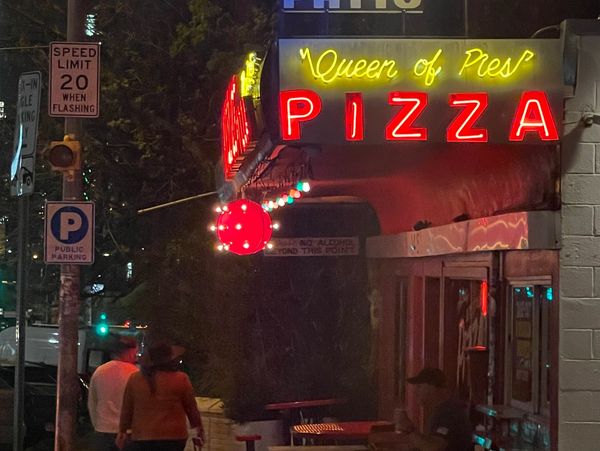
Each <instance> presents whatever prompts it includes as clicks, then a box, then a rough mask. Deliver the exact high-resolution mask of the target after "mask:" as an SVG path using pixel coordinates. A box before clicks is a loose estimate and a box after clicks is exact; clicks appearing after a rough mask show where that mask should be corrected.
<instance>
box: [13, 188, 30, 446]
mask: <svg viewBox="0 0 600 451" xmlns="http://www.w3.org/2000/svg"><path fill="white" fill-rule="evenodd" d="M18 203H19V238H18V239H19V250H18V261H17V312H16V313H17V322H16V327H15V329H16V332H17V333H16V341H17V359H16V364H15V383H14V387H15V391H14V403H15V404H14V410H13V450H14V451H22V450H23V446H24V438H25V424H24V421H23V416H24V411H25V402H24V401H25V399H24V397H25V327H26V318H25V289H26V287H27V275H26V270H25V262H26V261H27V255H28V253H27V243H28V238H29V237H28V235H29V233H28V232H29V196H19V201H18Z"/></svg>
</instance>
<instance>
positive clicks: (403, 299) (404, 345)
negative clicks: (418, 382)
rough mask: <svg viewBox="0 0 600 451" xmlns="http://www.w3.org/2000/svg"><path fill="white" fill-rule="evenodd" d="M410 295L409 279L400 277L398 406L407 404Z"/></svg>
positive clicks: (396, 301) (396, 355) (396, 340)
mask: <svg viewBox="0 0 600 451" xmlns="http://www.w3.org/2000/svg"><path fill="white" fill-rule="evenodd" d="M408 293H409V279H408V277H398V278H397V279H396V296H395V298H394V398H395V401H396V403H397V404H404V403H406V378H407V364H406V357H407V351H408Z"/></svg>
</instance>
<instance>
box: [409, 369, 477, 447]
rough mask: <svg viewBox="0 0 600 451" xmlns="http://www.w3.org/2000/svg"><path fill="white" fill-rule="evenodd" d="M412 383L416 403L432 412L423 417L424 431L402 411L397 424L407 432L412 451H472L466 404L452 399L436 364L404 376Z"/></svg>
mask: <svg viewBox="0 0 600 451" xmlns="http://www.w3.org/2000/svg"><path fill="white" fill-rule="evenodd" d="M407 381H408V383H410V384H414V385H416V395H417V400H418V402H419V404H421V405H422V406H423V407H425V408H426V409H427V411H430V412H432V414H431V416H430V417H429V418H428V420H427V432H426V433H424V434H421V433H419V432H417V431H416V427H415V425H414V423H413V422H412V421H410V419H409V418H408V417H407V416H406V414H404V415H403V416H402V417H401V418H400V419H399V420H398V421H399V428H400V430H402V431H403V432H405V433H407V434H408V438H409V441H410V445H411V447H412V448H411V449H414V450H415V451H416V450H418V451H473V442H472V428H471V424H470V423H469V416H468V413H467V408H466V406H465V405H464V403H462V402H461V401H459V400H457V399H454V398H453V397H452V395H451V393H450V391H449V390H448V388H447V386H446V376H445V374H444V373H443V372H442V371H441V370H440V369H438V368H423V369H422V370H421V371H420V372H419V374H417V375H416V376H415V377H411V378H409V379H407Z"/></svg>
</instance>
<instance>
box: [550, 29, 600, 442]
mask: <svg viewBox="0 0 600 451" xmlns="http://www.w3.org/2000/svg"><path fill="white" fill-rule="evenodd" d="M580 39H581V40H580V53H579V55H580V56H579V68H578V71H577V88H576V91H575V95H574V97H572V98H569V99H568V100H567V101H566V103H565V126H564V139H563V147H562V184H561V190H562V211H561V215H562V240H563V242H562V250H561V253H560V368H559V371H560V373H559V380H560V382H559V384H560V385H559V434H558V443H559V450H561V451H563V450H564V451H588V450H589V451H598V450H600V124H593V125H591V126H589V127H585V126H583V124H582V122H581V118H582V115H583V114H584V112H592V111H596V112H598V113H599V114H600V36H586V37H581V38H580Z"/></svg>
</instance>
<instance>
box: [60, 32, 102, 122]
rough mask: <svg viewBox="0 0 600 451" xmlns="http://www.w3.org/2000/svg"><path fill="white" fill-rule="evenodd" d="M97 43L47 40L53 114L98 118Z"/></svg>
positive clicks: (98, 70) (98, 59)
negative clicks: (48, 41) (48, 42)
mask: <svg viewBox="0 0 600 451" xmlns="http://www.w3.org/2000/svg"><path fill="white" fill-rule="evenodd" d="M99 74H100V44H99V43H95V42H94V43H92V42H51V43H50V89H49V93H50V99H49V102H48V114H49V115H50V116H54V117H98V116H99V114H100V111H99V109H98V101H99V97H100V84H99V83H98V79H99Z"/></svg>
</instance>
